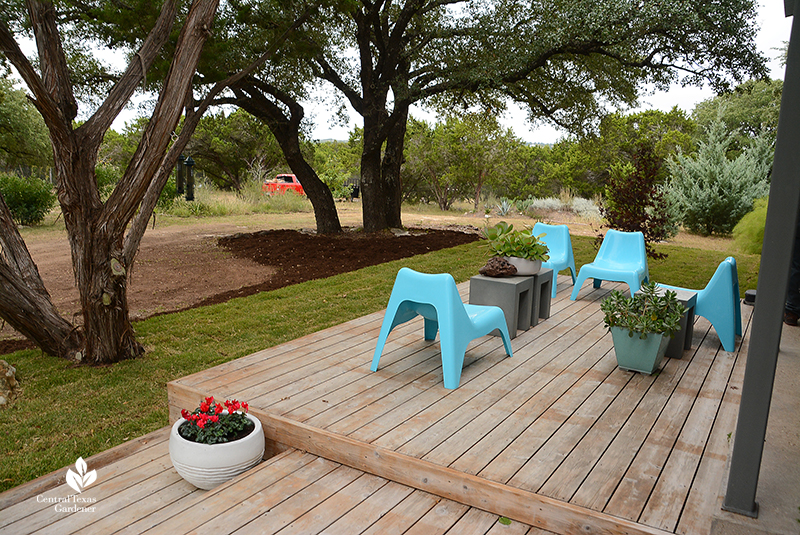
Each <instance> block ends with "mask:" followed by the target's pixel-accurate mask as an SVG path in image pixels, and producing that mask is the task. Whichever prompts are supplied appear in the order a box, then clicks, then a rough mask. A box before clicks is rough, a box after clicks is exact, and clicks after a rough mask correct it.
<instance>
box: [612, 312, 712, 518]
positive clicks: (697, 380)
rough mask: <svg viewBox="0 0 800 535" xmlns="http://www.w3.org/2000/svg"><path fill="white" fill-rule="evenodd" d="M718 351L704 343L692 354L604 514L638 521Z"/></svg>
mask: <svg viewBox="0 0 800 535" xmlns="http://www.w3.org/2000/svg"><path fill="white" fill-rule="evenodd" d="M700 319H703V318H700ZM717 350H718V349H717V347H714V346H712V345H710V344H708V343H704V344H703V345H702V346H700V348H698V350H697V351H696V352H695V355H694V358H693V359H692V362H691V364H690V365H689V367H688V368H686V372H685V373H684V375H683V377H682V378H681V381H680V383H679V384H678V386H677V388H676V390H675V392H673V394H672V395H671V396H670V399H669V401H668V402H667V404H666V406H665V407H664V410H663V411H662V412H661V414H660V415H659V418H658V420H656V422H655V424H654V425H653V428H652V430H651V431H650V434H649V435H648V436H647V439H646V440H645V441H644V443H643V444H642V446H641V448H640V449H639V451H638V453H637V454H636V457H635V458H634V459H633V462H632V463H631V466H630V468H628V470H627V471H626V472H625V476H624V478H623V479H622V481H621V482H620V484H619V486H618V487H617V489H616V491H615V492H614V494H613V495H612V497H611V500H609V502H608V505H606V508H605V509H604V511H605V512H607V513H609V514H612V515H615V516H620V517H622V518H627V519H630V520H637V519H638V518H639V515H640V514H641V512H642V510H643V509H644V505H645V503H646V501H647V498H648V497H649V496H650V492H651V491H652V489H653V487H654V486H655V484H656V482H657V480H658V477H659V476H660V475H661V471H662V470H663V468H664V465H665V464H666V462H667V459H668V457H669V453H670V451H671V450H672V448H673V446H674V444H675V441H676V440H677V437H678V434H679V433H680V430H681V428H682V427H683V424H684V422H685V421H686V417H687V415H688V414H689V410H690V409H691V407H692V405H693V404H694V400H695V398H696V397H697V395H698V393H699V391H700V387H701V386H702V384H703V381H704V380H705V377H706V374H707V373H708V371H709V369H710V368H711V366H712V365H713V362H714V358H715V356H716V354H717Z"/></svg>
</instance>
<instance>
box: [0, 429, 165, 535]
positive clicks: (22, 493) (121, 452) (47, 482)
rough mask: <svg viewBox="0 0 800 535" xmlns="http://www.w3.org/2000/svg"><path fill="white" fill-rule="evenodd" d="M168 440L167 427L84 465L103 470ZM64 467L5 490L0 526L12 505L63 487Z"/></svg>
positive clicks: (1, 500) (109, 451) (95, 457)
mask: <svg viewBox="0 0 800 535" xmlns="http://www.w3.org/2000/svg"><path fill="white" fill-rule="evenodd" d="M168 438H169V427H163V428H161V429H158V430H157V431H153V432H152V433H148V434H147V435H144V436H142V437H139V438H136V439H133V440H130V441H128V442H125V443H123V444H120V445H118V446H115V447H113V448H110V449H107V450H105V451H103V452H100V453H98V454H96V455H92V456H91V457H88V458H87V459H85V461H86V463H87V464H88V465H89V466H90V467H91V468H92V470H98V469H103V468H104V467H106V466H108V465H110V464H112V463H114V462H116V461H118V460H120V459H125V458H127V457H130V456H131V455H134V454H135V453H136V452H139V451H142V450H146V449H148V448H152V447H154V446H156V445H158V444H159V443H161V442H163V441H165V440H167V439H168ZM66 474H67V469H66V467H65V468H64V469H63V470H57V471H55V472H52V473H50V474H46V475H44V476H41V477H38V478H36V479H34V480H33V481H29V482H27V483H23V484H22V485H19V486H16V487H14V488H13V489H10V490H7V491H5V492H3V493H2V494H0V511H3V519H2V520H0V526H2V525H3V520H5V519H7V518H8V517H7V516H6V515H7V514H8V513H9V511H8V508H10V507H11V506H12V505H14V504H16V503H20V502H22V501H24V500H27V499H28V498H32V497H35V496H37V495H40V494H44V493H45V492H47V491H49V490H52V489H54V488H55V487H58V486H59V485H63V484H64V483H65V482H66Z"/></svg>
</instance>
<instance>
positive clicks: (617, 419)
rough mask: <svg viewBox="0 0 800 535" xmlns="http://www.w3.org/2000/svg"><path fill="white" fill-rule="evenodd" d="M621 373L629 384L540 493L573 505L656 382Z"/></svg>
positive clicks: (652, 379)
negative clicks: (575, 498) (593, 471)
mask: <svg viewBox="0 0 800 535" xmlns="http://www.w3.org/2000/svg"><path fill="white" fill-rule="evenodd" d="M618 371H619V374H620V375H623V374H630V375H631V377H630V381H629V382H628V384H627V385H626V386H625V388H624V389H623V390H622V392H620V393H619V395H618V396H616V398H615V399H614V401H613V402H612V403H611V405H609V407H608V409H607V410H605V411H604V412H603V413H602V416H600V418H598V419H596V421H594V422H591V428H590V429H589V430H588V432H587V433H586V434H585V435H584V436H583V438H581V440H580V442H579V443H578V444H577V446H576V447H575V448H574V449H573V450H572V451H571V452H569V454H568V455H567V457H566V459H564V461H563V462H562V463H561V464H560V465H559V467H558V468H557V469H556V470H555V471H554V472H553V474H552V476H550V478H549V479H548V480H547V483H545V484H544V485H543V486H542V487H541V488H540V489H539V492H541V493H542V494H544V495H546V496H550V497H551V498H556V499H558V500H564V501H570V499H571V498H572V496H573V495H574V494H575V491H577V489H578V487H579V486H580V484H581V483H582V482H583V480H584V479H585V478H586V476H587V475H588V473H589V472H590V471H591V469H592V468H593V467H594V465H595V463H596V462H597V461H598V460H599V459H600V457H602V454H603V453H604V452H605V450H606V448H607V447H608V445H609V444H610V443H611V442H612V441H613V440H614V438H615V437H616V436H617V434H618V433H619V431H620V430H621V429H622V426H623V425H624V424H625V422H626V421H627V420H628V417H629V416H630V415H631V414H632V413H633V410H634V409H635V408H636V406H637V405H638V404H639V402H640V401H641V399H642V398H643V397H644V395H645V393H647V390H648V389H649V388H650V386H651V385H652V384H653V381H654V380H655V377H653V376H652V375H645V374H642V373H631V372H625V371H623V370H618Z"/></svg>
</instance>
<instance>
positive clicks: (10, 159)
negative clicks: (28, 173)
mask: <svg viewBox="0 0 800 535" xmlns="http://www.w3.org/2000/svg"><path fill="white" fill-rule="evenodd" d="M52 160H53V152H52V150H51V149H50V139H49V138H48V135H47V127H46V126H45V124H44V121H43V120H42V116H41V115H39V113H38V112H37V111H36V108H35V107H34V106H33V104H31V103H30V102H29V101H28V99H27V98H25V92H24V91H23V90H21V89H17V88H15V87H14V83H13V82H12V80H11V79H10V78H8V76H0V169H13V168H16V167H25V168H30V167H33V166H46V165H49V164H50V163H51V162H52Z"/></svg>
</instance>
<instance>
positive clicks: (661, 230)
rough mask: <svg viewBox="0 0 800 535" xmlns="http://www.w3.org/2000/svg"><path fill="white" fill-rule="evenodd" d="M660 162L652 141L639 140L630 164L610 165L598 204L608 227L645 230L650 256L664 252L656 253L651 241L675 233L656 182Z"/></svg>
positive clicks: (663, 196)
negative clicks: (602, 194)
mask: <svg viewBox="0 0 800 535" xmlns="http://www.w3.org/2000/svg"><path fill="white" fill-rule="evenodd" d="M661 164H662V160H661V159H660V158H659V157H658V156H657V155H656V153H655V151H654V150H653V146H652V143H649V142H641V143H639V145H638V146H637V148H636V152H635V153H634V156H633V163H632V164H631V163H624V164H617V165H615V166H614V167H613V168H612V169H611V176H610V177H609V179H608V184H606V189H605V198H604V200H603V202H602V203H601V205H600V213H601V214H602V216H603V217H604V218H605V219H606V222H607V224H608V226H609V227H611V228H614V229H617V230H623V231H626V232H641V233H642V234H644V242H645V247H646V248H647V256H649V257H651V258H664V257H665V256H666V255H665V254H663V253H657V252H656V251H655V249H654V248H653V243H657V242H659V241H662V240H665V239H667V238H669V237H671V236H674V235H675V233H676V231H677V225H676V224H675V221H674V218H673V216H672V213H671V211H670V207H669V203H668V202H667V201H666V199H665V197H666V195H665V193H664V190H663V188H661V187H660V185H659V184H658V183H657V181H658V172H659V170H660V169H661ZM600 240H602V237H601V238H598V241H600Z"/></svg>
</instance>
